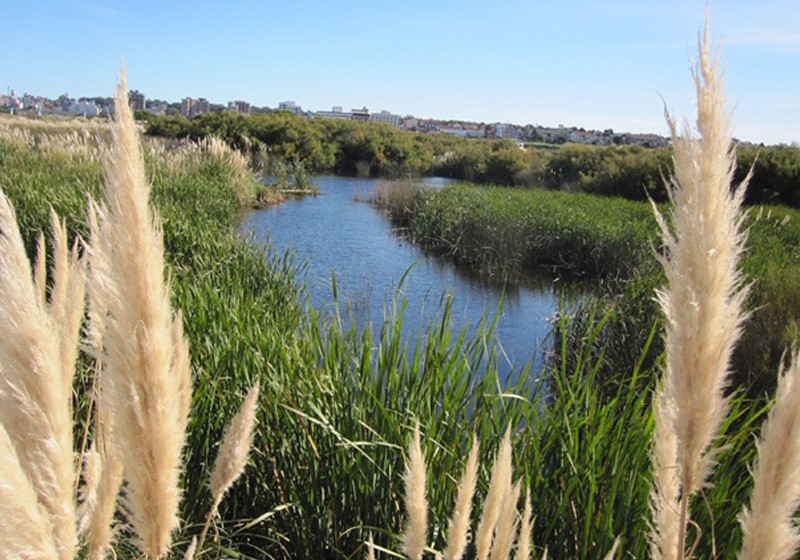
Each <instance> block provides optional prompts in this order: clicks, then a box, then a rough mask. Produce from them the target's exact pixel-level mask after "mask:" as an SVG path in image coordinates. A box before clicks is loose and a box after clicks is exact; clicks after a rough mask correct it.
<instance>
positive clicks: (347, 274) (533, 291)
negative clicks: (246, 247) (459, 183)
mask: <svg viewBox="0 0 800 560" xmlns="http://www.w3.org/2000/svg"><path fill="white" fill-rule="evenodd" d="M314 183H315V184H316V185H317V186H318V187H319V189H320V195H319V196H315V197H306V198H302V199H296V200H289V201H287V202H285V203H283V204H280V205H278V206H275V207H272V208H268V209H265V210H256V211H253V212H252V213H250V214H249V215H247V216H246V217H245V219H244V221H243V224H242V231H243V232H244V233H245V234H246V235H252V236H253V238H254V239H255V241H256V242H259V243H271V244H272V246H273V247H274V248H275V249H276V250H277V251H278V252H284V251H291V252H292V253H294V254H295V255H296V257H297V259H298V261H299V262H301V263H305V264H306V265H307V267H306V272H305V280H306V284H307V290H308V294H309V299H310V302H311V304H312V305H314V306H315V307H317V308H318V309H320V310H322V311H323V312H334V311H335V310H334V307H333V301H334V297H333V296H334V290H336V292H337V293H338V299H339V302H340V305H341V304H343V303H344V304H346V305H347V307H349V310H350V316H351V317H352V320H354V321H355V323H356V325H357V326H358V327H359V328H363V327H364V326H365V325H367V324H370V323H371V324H372V325H374V326H380V325H381V324H382V322H383V319H384V315H385V313H386V312H387V310H391V308H392V302H393V299H394V298H395V297H396V296H398V295H399V296H400V297H402V298H405V299H406V300H407V302H408V305H407V307H406V310H405V324H404V329H405V333H404V334H405V335H407V336H416V335H419V334H421V333H424V330H425V328H426V327H427V326H428V324H429V323H430V321H431V320H434V319H436V318H438V317H439V316H440V313H441V311H442V302H443V301H444V300H443V295H444V294H451V295H452V308H451V321H452V326H453V327H454V328H456V329H461V328H464V327H465V328H467V329H474V328H475V327H476V326H477V325H478V324H479V321H480V319H481V318H482V317H488V318H489V319H490V320H491V318H492V316H493V315H494V313H495V312H496V311H497V309H498V305H499V304H500V301H501V298H503V301H504V303H503V307H502V311H501V314H500V316H499V317H498V321H497V325H496V329H495V337H496V339H497V341H498V342H499V343H500V344H501V345H502V349H503V352H504V354H505V355H506V356H507V363H505V364H502V366H501V369H502V370H503V371H504V372H505V373H508V372H510V371H512V369H514V368H520V367H522V365H523V364H524V363H526V362H527V361H528V360H531V359H533V360H534V367H537V366H538V365H539V364H540V361H541V357H542V353H543V352H542V344H543V341H544V340H545V338H546V336H547V333H548V332H549V330H550V323H549V322H548V318H550V317H551V316H552V315H553V313H554V310H555V308H556V296H555V292H554V289H553V285H552V282H551V281H550V279H549V278H538V279H537V280H536V281H534V280H532V279H528V280H527V281H526V282H524V283H521V284H517V285H512V286H505V287H501V286H497V285H492V284H491V283H487V282H486V281H485V280H484V279H481V278H479V277H478V276H476V275H475V274H473V273H472V272H471V271H470V270H468V269H466V268H464V267H458V266H455V265H454V264H453V263H452V262H450V261H449V260H447V259H445V258H442V257H440V256H438V255H435V254H433V253H431V252H426V251H423V250H422V249H420V248H419V247H417V246H415V245H413V244H412V243H410V242H408V241H407V240H405V239H404V238H403V237H402V236H399V235H396V234H395V232H393V230H392V226H391V224H390V223H389V220H388V219H387V218H386V217H385V216H384V215H382V214H381V212H379V211H377V210H376V209H374V208H373V207H371V206H370V205H368V204H365V203H362V202H357V200H364V199H365V198H366V196H367V195H368V194H369V193H370V192H372V191H373V190H374V189H375V188H376V187H377V185H378V183H379V181H377V180H374V179H362V178H348V177H332V176H325V177H317V178H316V179H315V181H314ZM441 184H443V181H442V180H435V181H433V185H435V186H441ZM334 275H335V276H334ZM334 277H335V281H334Z"/></svg>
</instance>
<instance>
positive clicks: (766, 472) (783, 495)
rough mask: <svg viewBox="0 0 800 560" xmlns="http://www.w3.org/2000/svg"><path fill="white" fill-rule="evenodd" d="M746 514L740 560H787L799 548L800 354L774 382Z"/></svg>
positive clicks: (743, 515)
mask: <svg viewBox="0 0 800 560" xmlns="http://www.w3.org/2000/svg"><path fill="white" fill-rule="evenodd" d="M753 479H754V482H753V495H752V496H751V498H750V509H749V510H748V509H745V511H744V512H743V513H742V516H741V524H742V532H743V534H744V539H743V541H744V542H743V545H742V552H741V554H740V555H739V558H741V559H742V560H755V559H758V558H771V559H773V560H784V559H789V558H793V557H794V556H795V552H797V549H798V547H800V533H798V530H797V525H796V524H795V521H794V514H795V511H796V510H797V506H798V505H800V354H795V355H794V356H793V359H792V362H791V365H790V366H789V368H788V369H787V370H786V371H785V372H784V374H783V375H782V376H781V377H780V379H779V381H778V393H777V397H776V400H775V404H774V405H773V407H772V410H771V411H770V413H769V416H768V418H767V420H766V422H765V423H764V427H763V430H762V434H761V440H760V442H759V444H758V460H757V461H756V465H755V469H754V472H753Z"/></svg>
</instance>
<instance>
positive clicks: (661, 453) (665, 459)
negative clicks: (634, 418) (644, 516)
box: [650, 391, 680, 560]
mask: <svg viewBox="0 0 800 560" xmlns="http://www.w3.org/2000/svg"><path fill="white" fill-rule="evenodd" d="M653 406H654V407H655V417H656V418H661V419H662V421H659V422H656V425H655V433H654V434H653V449H652V453H651V460H652V462H653V488H652V490H651V493H650V512H651V516H652V524H651V535H650V558H652V560H677V559H676V554H677V550H678V532H679V530H678V527H679V524H680V515H679V513H678V510H679V508H680V505H679V501H678V500H679V494H678V466H677V456H678V444H677V440H676V439H675V432H674V431H672V429H671V423H670V422H669V421H663V420H664V419H669V418H671V417H672V415H673V414H674V412H671V411H669V410H668V409H667V408H668V407H669V406H670V403H669V402H668V401H667V400H666V398H665V396H664V392H663V391H658V393H657V394H656V396H655V397H654V398H653Z"/></svg>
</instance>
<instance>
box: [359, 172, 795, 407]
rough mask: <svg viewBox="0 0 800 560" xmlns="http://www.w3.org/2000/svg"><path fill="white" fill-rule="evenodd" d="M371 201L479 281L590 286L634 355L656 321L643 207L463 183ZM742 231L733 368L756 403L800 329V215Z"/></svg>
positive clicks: (782, 211) (774, 213) (787, 213)
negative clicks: (544, 275) (544, 271)
mask: <svg viewBox="0 0 800 560" xmlns="http://www.w3.org/2000/svg"><path fill="white" fill-rule="evenodd" d="M373 202H374V203H375V204H376V205H378V206H380V207H381V208H383V209H385V210H386V211H387V212H388V213H389V214H390V216H391V218H392V220H393V221H394V223H395V224H396V225H397V226H398V227H402V228H405V229H406V231H407V233H408V236H409V237H410V238H411V239H413V240H415V241H416V242H418V243H420V244H422V245H423V246H426V247H430V248H433V249H434V250H437V251H439V252H441V253H442V254H444V255H446V256H448V257H449V258H452V259H455V260H456V261H459V262H462V263H465V264H467V265H468V266H470V267H472V268H475V269H476V270H479V271H481V272H482V273H483V274H484V275H486V276H489V277H497V278H498V279H499V280H500V281H508V280H513V279H514V278H517V277H520V276H524V275H525V274H526V273H529V272H530V271H532V270H535V269H536V268H538V267H546V268H548V269H550V270H553V271H554V272H555V273H556V274H558V275H560V276H563V277H564V278H565V279H567V280H569V279H579V280H581V281H584V282H587V283H589V284H591V285H593V286H594V290H593V291H594V292H595V293H596V294H597V296H598V297H600V298H601V299H603V300H605V301H606V302H607V304H609V305H612V304H613V305H614V306H615V307H617V308H619V310H620V312H621V314H623V315H624V316H625V320H624V321H619V325H618V327H619V329H615V328H609V329H607V331H606V336H608V337H609V338H616V339H619V340H624V341H625V343H626V344H630V345H631V346H632V347H633V348H641V346H642V343H644V341H645V337H646V336H647V333H648V332H649V330H650V328H651V326H652V325H653V319H654V318H655V317H659V316H660V314H659V312H658V310H657V306H656V304H655V302H654V301H653V290H654V288H655V287H656V286H658V285H661V284H662V283H663V278H662V275H661V270H660V267H659V266H657V262H656V254H657V252H658V250H659V249H658V244H659V236H658V227H657V224H656V220H655V217H654V215H653V210H652V207H651V205H650V204H648V203H644V202H635V201H630V200H624V199H620V198H608V197H600V196H593V195H588V194H585V193H564V192H553V191H548V190H543V189H513V188H508V187H485V186H477V185H470V184H454V185H448V186H446V187H444V188H443V189H437V190H431V189H420V188H416V187H413V186H409V185H402V184H401V185H399V186H398V187H397V188H393V189H385V190H383V191H382V192H380V193H378V195H377V196H376V197H375V198H374V199H373ZM745 229H746V230H747V231H748V242H747V246H746V251H745V254H744V255H743V258H742V269H743V271H744V274H745V277H746V278H747V280H748V281H749V282H751V283H752V287H751V290H750V298H749V301H748V307H749V309H752V310H753V311H752V314H751V317H750V319H749V321H748V323H747V324H746V326H745V332H744V335H743V337H742V339H741V341H740V344H739V346H738V349H737V352H736V356H735V359H734V366H735V370H736V375H735V379H736V381H737V383H738V386H740V387H749V388H750V389H751V391H753V392H754V394H760V393H761V392H762V391H764V390H770V389H773V388H774V380H775V372H776V371H777V369H778V367H779V365H780V360H781V356H782V355H783V352H784V350H785V348H787V347H788V346H790V345H791V343H792V341H793V340H794V335H795V333H796V332H797V329H798V321H799V320H800V288H798V284H797V282H796V280H795V278H797V275H798V273H800V212H799V211H797V210H794V209H791V208H785V207H778V206H754V207H752V208H751V209H750V212H749V214H748V217H747V220H746V222H745ZM611 324H612V325H615V324H616V322H615V321H612V323H611ZM623 325H624V326H623ZM637 333H638V335H637ZM657 347H658V343H657ZM622 353H623V351H622V349H620V352H618V354H622ZM655 355H657V352H654V353H653V356H655ZM629 357H630V358H631V359H633V360H635V359H636V358H637V357H638V356H637V355H635V353H634V355H629ZM612 358H613V356H612ZM611 363H612V364H613V367H612V368H610V369H619V368H620V367H626V368H627V369H630V368H631V367H632V366H633V365H634V363H635V362H630V363H624V362H622V361H618V360H613V359H612V360H611ZM770 392H771V391H770Z"/></svg>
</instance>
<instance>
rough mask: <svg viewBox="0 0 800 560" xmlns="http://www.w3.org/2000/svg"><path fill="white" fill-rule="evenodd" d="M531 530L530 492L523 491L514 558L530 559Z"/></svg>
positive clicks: (531, 508) (518, 559) (517, 559)
mask: <svg viewBox="0 0 800 560" xmlns="http://www.w3.org/2000/svg"><path fill="white" fill-rule="evenodd" d="M532 530H533V507H532V506H531V494H530V492H525V505H524V506H523V508H522V521H521V522H520V526H519V539H518V540H517V555H516V556H515V558H516V560H530V558H531V531H532Z"/></svg>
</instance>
